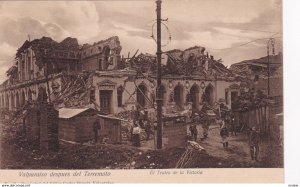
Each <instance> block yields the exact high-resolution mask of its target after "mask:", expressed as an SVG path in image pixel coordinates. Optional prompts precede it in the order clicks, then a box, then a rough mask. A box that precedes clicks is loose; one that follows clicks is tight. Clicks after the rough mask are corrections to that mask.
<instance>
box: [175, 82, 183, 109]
mask: <svg viewBox="0 0 300 187" xmlns="http://www.w3.org/2000/svg"><path fill="white" fill-rule="evenodd" d="M174 102H175V103H176V105H178V106H180V107H182V106H183V87H182V85H177V86H176V87H175V88H174Z"/></svg>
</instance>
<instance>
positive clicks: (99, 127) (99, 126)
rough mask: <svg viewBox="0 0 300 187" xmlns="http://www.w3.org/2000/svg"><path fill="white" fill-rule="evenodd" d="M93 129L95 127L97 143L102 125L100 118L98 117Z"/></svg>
mask: <svg viewBox="0 0 300 187" xmlns="http://www.w3.org/2000/svg"><path fill="white" fill-rule="evenodd" d="M93 129H94V135H95V138H94V140H95V143H97V142H98V134H100V132H98V131H100V129H101V125H100V122H99V119H96V120H95V122H94V123H93Z"/></svg>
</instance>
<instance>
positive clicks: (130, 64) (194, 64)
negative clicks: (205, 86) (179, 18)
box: [123, 46, 236, 80]
mask: <svg viewBox="0 0 300 187" xmlns="http://www.w3.org/2000/svg"><path fill="white" fill-rule="evenodd" d="M204 51H205V48H203V47H200V46H194V47H191V48H188V49H186V50H184V51H182V50H179V49H173V50H171V51H166V52H164V53H163V55H162V74H163V76H173V75H179V76H180V75H182V76H198V77H202V78H217V79H226V80H227V79H231V80H234V79H236V76H235V75H234V74H233V72H232V71H231V70H229V69H228V68H227V67H225V66H224V65H223V64H222V60H221V59H219V60H215V59H214V58H213V56H209V55H208V54H206V55H205V54H204ZM123 64H124V65H125V67H126V68H132V69H135V70H137V71H138V72H142V73H145V72H148V73H150V74H151V73H152V74H156V68H157V63H156V56H154V55H151V54H143V53H141V54H139V55H137V56H133V57H132V58H130V59H123Z"/></svg>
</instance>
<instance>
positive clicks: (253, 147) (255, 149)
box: [249, 127, 260, 161]
mask: <svg viewBox="0 0 300 187" xmlns="http://www.w3.org/2000/svg"><path fill="white" fill-rule="evenodd" d="M259 141H260V140H259V134H258V133H257V131H256V128H255V127H252V130H251V131H250V135H249V146H250V154H251V160H254V159H255V160H256V161H257V157H258V153H259Z"/></svg>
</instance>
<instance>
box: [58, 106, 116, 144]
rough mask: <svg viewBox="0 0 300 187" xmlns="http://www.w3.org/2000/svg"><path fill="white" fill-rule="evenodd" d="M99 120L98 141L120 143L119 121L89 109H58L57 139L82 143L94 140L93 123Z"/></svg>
mask: <svg viewBox="0 0 300 187" xmlns="http://www.w3.org/2000/svg"><path fill="white" fill-rule="evenodd" d="M96 119H99V120H100V125H101V130H100V135H99V140H100V141H102V140H103V138H104V137H106V138H108V139H107V143H119V142H121V138H120V137H121V121H120V119H118V118H113V117H109V116H105V115H101V114H100V112H99V111H97V110H95V109H91V108H61V109H59V139H60V140H61V141H64V142H76V143H84V142H89V141H93V140H94V130H93V123H94V122H95V121H96Z"/></svg>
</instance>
